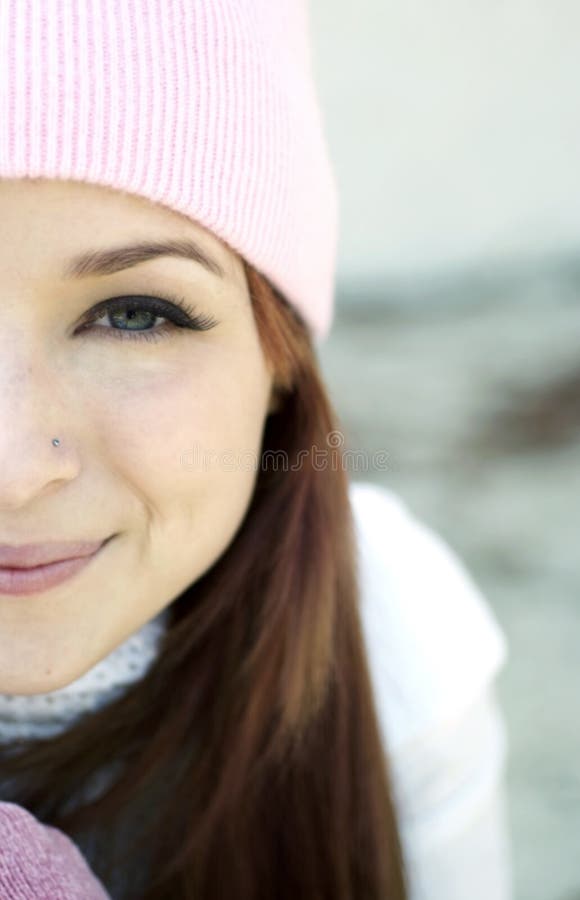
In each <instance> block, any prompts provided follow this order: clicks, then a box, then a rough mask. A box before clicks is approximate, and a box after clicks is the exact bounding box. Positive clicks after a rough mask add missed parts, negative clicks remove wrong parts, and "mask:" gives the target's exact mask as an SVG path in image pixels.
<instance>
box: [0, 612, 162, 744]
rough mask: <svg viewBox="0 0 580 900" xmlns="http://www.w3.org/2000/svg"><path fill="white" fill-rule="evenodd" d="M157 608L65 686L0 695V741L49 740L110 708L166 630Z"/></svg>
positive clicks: (140, 670)
mask: <svg viewBox="0 0 580 900" xmlns="http://www.w3.org/2000/svg"><path fill="white" fill-rule="evenodd" d="M168 616H169V610H168V609H167V608H165V609H163V610H162V611H161V612H160V613H159V614H158V615H157V616H156V617H155V618H154V619H151V620H150V621H148V622H146V623H145V625H143V626H142V627H141V628H140V629H139V630H138V631H136V632H134V633H133V634H132V635H130V636H129V637H128V638H127V640H125V641H124V642H123V643H122V644H120V645H119V646H118V647H115V649H114V650H113V651H112V652H111V653H109V655H108V656H105V657H104V658H103V659H101V660H99V662H98V663H96V664H95V665H94V666H93V667H92V668H91V669H89V670H88V671H87V672H85V673H84V674H83V675H81V677H80V678H77V679H76V680H75V681H72V682H71V683H70V684H67V685H65V686H64V687H62V688H59V689H58V690H56V691H50V692H49V693H46V694H30V695H25V694H0V742H2V743H7V742H10V741H11V740H14V739H16V738H31V737H51V736H53V735H55V734H59V733H60V732H62V731H64V730H65V729H66V728H67V727H68V726H69V725H72V724H73V722H74V721H75V720H76V719H78V718H79V717H80V716H81V715H82V714H83V713H85V712H88V711H92V710H95V709H97V708H98V707H100V706H103V705H105V704H107V703H110V702H111V701H112V700H114V699H115V698H116V697H118V696H119V695H120V694H122V693H123V691H124V690H125V689H126V687H127V686H128V685H129V684H131V683H132V682H134V681H137V680H138V679H139V678H142V677H143V676H144V675H145V674H146V672H147V670H148V669H149V667H150V665H151V664H152V663H153V661H154V659H155V657H156V656H157V652H158V645H159V641H160V639H161V637H162V635H163V633H164V631H165V629H166V626H167V620H168Z"/></svg>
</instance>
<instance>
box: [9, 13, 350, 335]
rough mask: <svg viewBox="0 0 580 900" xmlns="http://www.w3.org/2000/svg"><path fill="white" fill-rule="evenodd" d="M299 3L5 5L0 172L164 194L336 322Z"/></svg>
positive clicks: (303, 303) (315, 314) (328, 182)
mask: <svg viewBox="0 0 580 900" xmlns="http://www.w3.org/2000/svg"><path fill="white" fill-rule="evenodd" d="M308 25H309V23H308V8H307V3H306V0H275V2H273V0H90V2H88V0H0V84H1V85H2V91H1V92H0V177H3V178H19V177H24V176H33V177H47V178H63V179H75V180H80V181H89V182H95V183H99V184H102V185H108V186H110V187H113V188H118V189H121V190H124V191H128V192H130V193H134V194H139V195H141V196H143V197H145V198H147V199H150V200H153V201H155V202H157V203H161V204H163V205H165V206H167V207H169V208H171V209H173V210H175V211H177V212H180V213H183V214H184V215H186V216H188V217H189V218H191V219H193V220H195V221H197V222H198V223H200V224H201V225H203V226H205V227H206V228H208V229H210V230H211V231H212V232H214V233H215V234H216V235H217V236H218V237H220V238H222V239H223V240H224V241H225V242H227V243H228V244H229V245H230V246H231V247H232V248H233V249H234V250H236V251H238V252H239V253H240V254H241V255H242V256H243V257H245V259H246V260H248V261H249V262H250V263H251V264H252V265H254V266H255V267H256V268H257V269H258V270H260V271H261V272H262V273H263V274H264V275H266V276H267V277H268V278H269V279H270V281H271V282H272V284H273V285H274V286H275V287H277V288H278V289H279V290H280V291H281V292H282V293H283V294H284V295H285V297H286V299H287V300H288V301H289V302H290V303H292V304H293V305H294V306H295V307H296V309H298V310H299V311H300V312H301V313H302V315H303V317H304V318H305V320H306V323H307V324H308V325H309V326H310V327H311V330H312V332H313V334H314V336H315V337H317V338H320V339H322V338H323V337H324V336H326V333H327V331H328V329H329V327H330V324H331V318H332V304H333V293H334V283H333V282H334V270H335V257H336V250H337V248H336V244H337V228H338V224H337V222H338V195H337V190H336V185H335V179H334V174H333V171H332V168H331V164H330V161H329V156H328V153H327V148H326V143H325V137H324V132H323V127H322V121H321V114H320V110H319V107H318V103H317V97H316V93H315V85H314V82H313V74H312V65H311V48H310V40H309V30H308Z"/></svg>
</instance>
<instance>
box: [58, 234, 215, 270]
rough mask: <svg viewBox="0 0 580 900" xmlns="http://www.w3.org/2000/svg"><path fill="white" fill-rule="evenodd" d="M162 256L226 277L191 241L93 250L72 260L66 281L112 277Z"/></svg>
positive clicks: (140, 244)
mask: <svg viewBox="0 0 580 900" xmlns="http://www.w3.org/2000/svg"><path fill="white" fill-rule="evenodd" d="M160 256H181V257H184V258H185V259H192V260H193V261H194V262H197V263H200V264H201V265H202V266H204V267H205V268H206V269H207V270H208V271H209V272H211V273H212V274H213V275H217V276H218V277H219V278H225V272H224V270H223V269H222V267H221V266H220V265H219V263H217V262H216V260H215V259H213V258H212V257H211V256H208V255H207V253H206V252H205V250H202V248H201V247H200V246H199V244H196V243H195V241H192V240H190V239H186V240H169V241H167V240H166V241H142V242H140V243H137V244H130V245H128V246H126V247H112V248H109V249H108V250H90V251H88V252H87V253H81V254H80V255H79V256H75V257H73V258H72V259H71V260H69V263H68V265H67V266H66V268H65V269H64V271H63V277H64V278H82V277H84V276H87V275H112V274H114V273H115V272H120V271H121V270H122V269H130V268H131V267H132V266H137V265H139V263H143V262H147V261H148V260H150V259H157V258H158V257H160Z"/></svg>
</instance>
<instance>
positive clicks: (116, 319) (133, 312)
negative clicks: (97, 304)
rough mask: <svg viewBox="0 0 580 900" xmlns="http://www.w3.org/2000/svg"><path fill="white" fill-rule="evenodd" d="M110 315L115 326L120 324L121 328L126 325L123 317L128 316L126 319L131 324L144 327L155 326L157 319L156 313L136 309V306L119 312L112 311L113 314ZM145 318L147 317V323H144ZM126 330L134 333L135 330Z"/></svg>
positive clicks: (139, 308) (140, 308)
mask: <svg viewBox="0 0 580 900" xmlns="http://www.w3.org/2000/svg"><path fill="white" fill-rule="evenodd" d="M108 315H109V317H110V319H111V322H112V323H113V324H115V325H117V324H120V325H121V327H123V325H124V322H123V318H122V317H123V316H126V318H127V319H128V320H129V321H130V322H132V323H136V324H137V325H141V326H143V325H149V326H151V325H153V323H154V321H155V319H156V318H157V315H156V313H154V312H153V311H152V310H148V309H143V308H142V307H135V306H134V307H127V308H125V309H121V310H117V311H112V312H109V313H108ZM143 317H145V321H143ZM148 319H149V321H148ZM125 330H126V331H133V330H134V329H132V328H128V329H125Z"/></svg>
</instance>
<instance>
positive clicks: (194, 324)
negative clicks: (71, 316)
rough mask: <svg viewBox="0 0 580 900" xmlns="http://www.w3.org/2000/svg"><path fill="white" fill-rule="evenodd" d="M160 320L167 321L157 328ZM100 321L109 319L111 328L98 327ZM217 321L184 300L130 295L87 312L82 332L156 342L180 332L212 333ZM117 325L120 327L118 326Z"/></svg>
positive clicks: (106, 302)
mask: <svg viewBox="0 0 580 900" xmlns="http://www.w3.org/2000/svg"><path fill="white" fill-rule="evenodd" d="M158 318H162V319H165V320H166V322H165V323H164V324H163V325H155V320H156V319H158ZM99 319H105V320H108V322H109V323H111V327H107V326H106V325H104V326H103V325H97V326H96V327H95V322H97V321H98V320H99ZM217 324H218V322H217V321H216V319H214V318H212V317H211V316H208V315H203V314H201V313H198V312H197V311H196V310H195V308H194V307H193V306H191V305H190V304H189V303H187V301H186V300H184V299H183V298H182V297H171V298H169V297H167V298H162V297H146V296H140V295H133V294H132V295H129V296H126V297H113V298H111V299H109V300H103V301H101V302H100V303H97V305H96V306H94V307H93V308H92V309H91V311H90V312H89V313H88V318H86V319H85V321H84V322H83V324H82V325H81V327H80V329H79V331H80V332H81V333H82V332H85V331H90V332H96V333H97V334H99V335H100V336H102V337H105V338H109V337H111V338H114V339H117V340H122V341H126V340H129V341H134V340H146V341H156V340H158V339H159V338H162V337H169V336H170V335H171V333H177V332H178V331H179V330H180V329H185V328H188V329H191V330H192V331H209V329H210V328H214V327H215V326H216V325H217ZM117 326H118V327H117Z"/></svg>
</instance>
